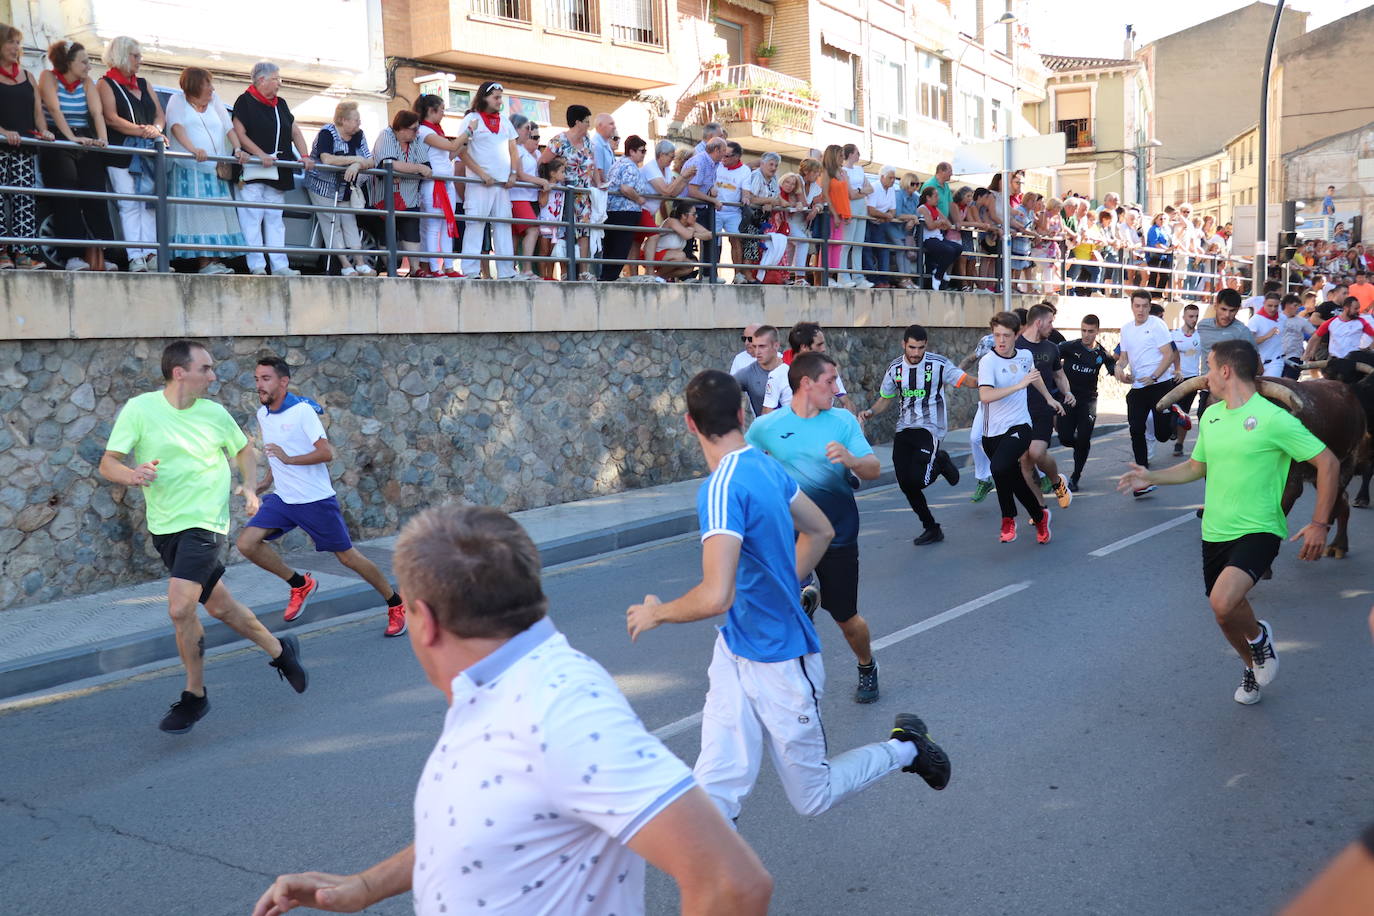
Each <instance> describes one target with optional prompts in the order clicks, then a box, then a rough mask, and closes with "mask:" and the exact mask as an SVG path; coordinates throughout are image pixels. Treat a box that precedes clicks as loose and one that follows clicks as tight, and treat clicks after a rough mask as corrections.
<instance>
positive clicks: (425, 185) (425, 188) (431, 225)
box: [420, 181, 471, 273]
mask: <svg viewBox="0 0 1374 916" xmlns="http://www.w3.org/2000/svg"><path fill="white" fill-rule="evenodd" d="M469 190H471V189H469ZM448 197H449V200H450V201H452V202H453V206H454V213H455V214H456V213H457V212H458V211H457V207H458V198H457V196H456V195H455V194H454V188H453V184H452V182H450V183H449V184H448ZM420 203H421V204H422V205H423V206H424V208H425V213H427V214H429V215H428V216H426V217H425V218H424V219H422V220H420V243H421V249H420V250H421V251H442V252H449V251H452V250H453V239H452V238H450V237H449V234H448V221H447V220H446V219H445V218H444V211H442V210H440V209H439V208H438V207H436V206H435V205H434V182H433V181H422V182H420ZM428 261H429V269H430V270H432V271H434V272H436V273H438V272H440V271H444V270H448V269H449V267H451V266H452V265H453V259H452V258H429V259H428Z"/></svg>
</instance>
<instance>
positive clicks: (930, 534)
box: [911, 525, 945, 547]
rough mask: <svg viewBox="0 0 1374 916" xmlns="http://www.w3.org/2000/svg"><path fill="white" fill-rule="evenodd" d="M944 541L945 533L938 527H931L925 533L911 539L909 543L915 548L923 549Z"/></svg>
mask: <svg viewBox="0 0 1374 916" xmlns="http://www.w3.org/2000/svg"><path fill="white" fill-rule="evenodd" d="M944 539H945V533H944V531H942V530H941V529H940V526H939V525H931V526H930V527H929V528H927V529H926V530H925V531H922V532H921V533H920V534H919V535H917V536H916V537H914V538H912V539H911V543H913V544H915V545H916V546H917V547H924V546H926V545H927V544H938V543H940V542H941V541H943V540H944Z"/></svg>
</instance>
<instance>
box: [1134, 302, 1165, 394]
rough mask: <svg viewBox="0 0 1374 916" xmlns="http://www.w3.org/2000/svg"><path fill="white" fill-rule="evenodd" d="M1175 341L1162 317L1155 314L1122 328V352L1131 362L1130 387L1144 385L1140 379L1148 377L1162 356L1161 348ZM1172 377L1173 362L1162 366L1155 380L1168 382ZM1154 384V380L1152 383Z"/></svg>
mask: <svg viewBox="0 0 1374 916" xmlns="http://www.w3.org/2000/svg"><path fill="white" fill-rule="evenodd" d="M1173 341H1174V338H1173V335H1172V334H1170V333H1169V328H1168V327H1167V326H1166V325H1165V324H1164V321H1163V320H1162V319H1159V318H1156V317H1155V316H1154V315H1151V316H1149V317H1148V318H1146V319H1145V323H1144V324H1136V323H1135V322H1134V321H1132V322H1131V323H1130V324H1128V325H1126V326H1125V327H1124V328H1122V329H1121V353H1122V355H1123V356H1125V357H1126V358H1127V359H1129V360H1130V361H1131V376H1132V379H1133V381H1132V382H1131V387H1132V388H1144V387H1145V382H1144V381H1142V380H1143V379H1146V378H1149V377H1150V373H1152V372H1154V371H1155V367H1156V366H1158V365H1159V361H1160V360H1161V359H1163V358H1164V356H1163V355H1162V354H1161V353H1160V349H1159V348H1160V347H1167V346H1169V345H1170V344H1172V343H1173ZM1173 377H1174V364H1173V363H1172V362H1171V363H1169V364H1168V365H1167V366H1165V367H1164V371H1163V372H1162V373H1160V375H1159V377H1158V378H1157V379H1155V382H1167V381H1169V379H1171V378H1173ZM1151 384H1153V382H1152V383H1151Z"/></svg>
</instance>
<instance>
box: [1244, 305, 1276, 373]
mask: <svg viewBox="0 0 1374 916" xmlns="http://www.w3.org/2000/svg"><path fill="white" fill-rule="evenodd" d="M1282 322H1283V316H1282V315H1280V316H1279V317H1277V318H1270V317H1269V316H1268V315H1266V314H1264V312H1263V310H1256V312H1255V315H1254V317H1253V318H1251V319H1250V330H1251V332H1253V333H1254V335H1255V339H1256V340H1259V339H1260V337H1262V336H1264V335H1265V334H1268V333H1269V332H1270V331H1275V332H1278V331H1280V330H1282V328H1283V324H1282ZM1255 348H1256V349H1257V350H1259V357H1260V362H1262V363H1264V364H1265V365H1266V366H1267V365H1269V364H1270V363H1272V362H1274V361H1275V360H1281V359H1283V338H1282V335H1281V334H1278V333H1275V334H1274V335H1273V336H1272V337H1270V338H1269V339H1268V340H1266V341H1265V342H1264V343H1262V344H1256V345H1255Z"/></svg>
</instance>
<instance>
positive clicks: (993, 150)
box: [954, 133, 1067, 175]
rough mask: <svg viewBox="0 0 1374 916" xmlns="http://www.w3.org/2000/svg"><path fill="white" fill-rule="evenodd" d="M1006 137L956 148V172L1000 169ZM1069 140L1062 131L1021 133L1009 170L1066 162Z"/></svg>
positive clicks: (1012, 144) (1017, 139) (1012, 143)
mask: <svg viewBox="0 0 1374 916" xmlns="http://www.w3.org/2000/svg"><path fill="white" fill-rule="evenodd" d="M1005 147H1006V141H1005V140H989V141H987V142H985V143H968V144H965V145H963V146H961V147H959V149H957V150H955V152H954V173H955V174H956V175H970V174H975V173H979V172H1000V171H1002V169H1003V165H1002V154H1003V151H1004V149H1005ZM1066 148H1067V146H1066V142H1065V138H1064V135H1063V134H1062V133H1057V134H1044V135H1043V136H1039V137H1017V138H1015V139H1014V140H1012V141H1011V163H1010V165H1009V166H1007V169H1008V171H1013V172H1014V171H1016V170H1017V169H1040V168H1048V167H1051V166H1056V165H1063V164H1064V162H1065V150H1066Z"/></svg>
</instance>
